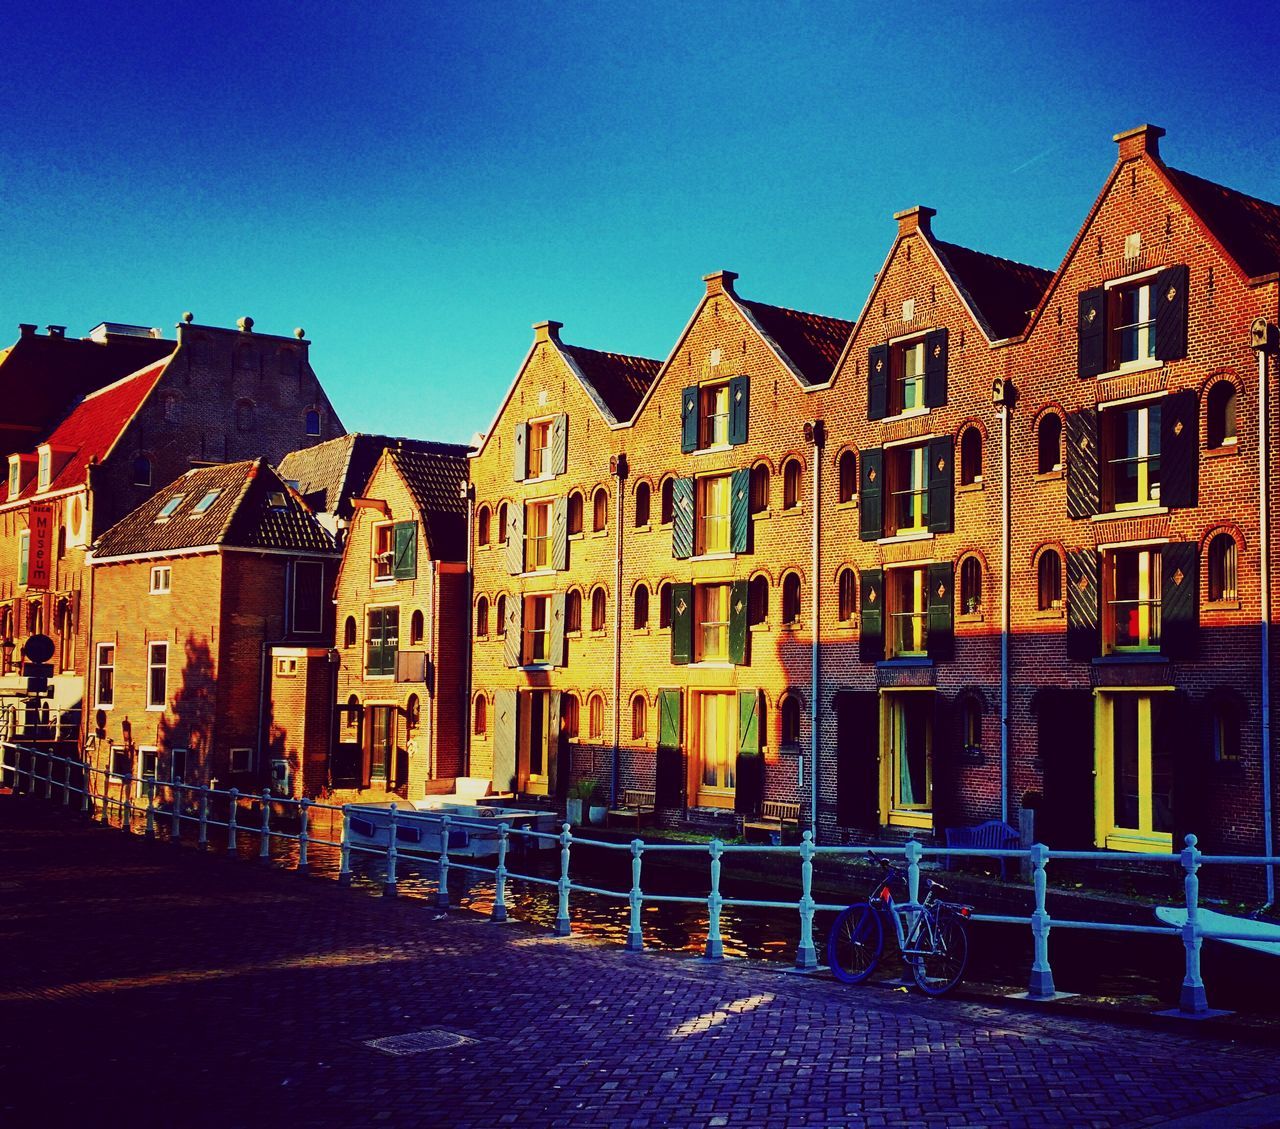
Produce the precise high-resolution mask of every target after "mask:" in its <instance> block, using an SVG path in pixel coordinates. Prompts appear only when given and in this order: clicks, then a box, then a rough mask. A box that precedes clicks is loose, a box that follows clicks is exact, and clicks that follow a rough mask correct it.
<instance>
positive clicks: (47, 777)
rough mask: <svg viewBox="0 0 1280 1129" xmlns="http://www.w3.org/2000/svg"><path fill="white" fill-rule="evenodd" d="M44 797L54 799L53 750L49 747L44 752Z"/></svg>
mask: <svg viewBox="0 0 1280 1129" xmlns="http://www.w3.org/2000/svg"><path fill="white" fill-rule="evenodd" d="M44 798H45V799H46V800H52V799H53V752H52V751H51V750H49V749H46V750H45V753H44Z"/></svg>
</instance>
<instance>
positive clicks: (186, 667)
mask: <svg viewBox="0 0 1280 1129" xmlns="http://www.w3.org/2000/svg"><path fill="white" fill-rule="evenodd" d="M185 649H186V656H185V662H184V664H183V667H182V674H181V678H180V682H179V685H178V692H177V693H176V694H175V695H174V696H173V698H172V699H171V700H170V703H169V709H168V711H167V712H166V713H165V714H164V716H163V717H162V718H161V720H160V723H159V725H158V726H157V729H156V737H157V741H156V743H157V745H158V746H159V747H160V748H161V749H167V750H173V749H186V750H187V763H186V766H185V770H182V771H181V775H182V777H183V779H184V781H185V782H186V783H188V784H198V783H204V784H207V783H208V782H209V772H210V768H211V766H210V763H209V754H210V745H211V742H212V739H213V728H214V716H215V713H216V710H217V700H218V698H217V695H218V691H217V681H216V678H215V672H214V662H213V653H212V652H211V651H210V650H209V644H208V641H207V640H204V639H197V638H196V637H195V636H194V635H188V636H187V642H186V648H185Z"/></svg>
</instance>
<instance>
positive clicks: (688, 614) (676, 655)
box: [671, 584, 693, 666]
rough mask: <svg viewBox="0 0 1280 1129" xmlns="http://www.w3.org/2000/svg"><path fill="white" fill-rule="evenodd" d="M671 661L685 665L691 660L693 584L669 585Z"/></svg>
mask: <svg viewBox="0 0 1280 1129" xmlns="http://www.w3.org/2000/svg"><path fill="white" fill-rule="evenodd" d="M671 661H672V662H673V663H675V664H676V665H677V666H686V665H688V664H689V663H691V662H692V661H693V585H692V584H673V585H672V586H671Z"/></svg>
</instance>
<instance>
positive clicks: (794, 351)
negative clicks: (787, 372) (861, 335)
mask: <svg viewBox="0 0 1280 1129" xmlns="http://www.w3.org/2000/svg"><path fill="white" fill-rule="evenodd" d="M735 300H736V301H737V302H738V304H739V305H741V306H744V307H745V308H746V309H747V310H748V311H749V312H750V313H751V316H752V317H753V318H754V319H755V321H756V324H757V325H758V326H759V327H760V329H761V331H762V332H763V333H764V334H765V336H766V337H768V338H769V340H770V341H772V342H773V344H774V345H775V346H776V347H777V348H778V349H779V351H781V352H782V353H783V354H785V355H786V357H787V358H788V359H789V361H790V362H791V368H792V369H793V371H794V372H795V373H796V375H797V376H799V378H800V380H801V382H802V383H803V384H805V385H806V386H812V385H815V384H825V383H826V382H827V381H828V380H830V379H831V374H832V372H833V371H834V370H835V367H836V362H837V361H838V360H839V359H840V354H841V352H843V350H844V346H845V343H846V342H847V341H848V340H849V334H850V333H852V332H853V325H854V323H853V322H851V321H845V320H844V319H843V318H832V317H826V316H825V315H823V314H809V313H805V312H803V311H801V310H791V309H787V308H786V307H785V306H770V305H767V304H766V303H764V302H752V301H748V300H747V299H746V298H739V297H737V296H736V295H735Z"/></svg>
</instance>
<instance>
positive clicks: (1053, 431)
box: [1036, 412, 1062, 474]
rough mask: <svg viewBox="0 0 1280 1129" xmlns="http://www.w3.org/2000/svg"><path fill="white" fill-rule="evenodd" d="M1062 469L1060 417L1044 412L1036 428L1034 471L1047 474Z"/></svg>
mask: <svg viewBox="0 0 1280 1129" xmlns="http://www.w3.org/2000/svg"><path fill="white" fill-rule="evenodd" d="M1061 469H1062V417H1061V416H1060V415H1058V413H1057V412H1045V414H1044V415H1042V416H1041V417H1040V425H1039V427H1038V428H1037V429H1036V473H1037V474H1049V473H1050V472H1051V471H1055V470H1061Z"/></svg>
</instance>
